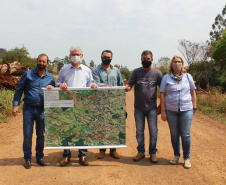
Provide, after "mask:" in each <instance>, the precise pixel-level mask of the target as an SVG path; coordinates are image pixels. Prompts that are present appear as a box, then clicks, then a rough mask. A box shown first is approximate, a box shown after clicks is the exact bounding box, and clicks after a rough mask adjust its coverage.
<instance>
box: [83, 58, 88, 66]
mask: <svg viewBox="0 0 226 185" xmlns="http://www.w3.org/2000/svg"><path fill="white" fill-rule="evenodd" d="M81 64H83V65H85V66H87V67H89V66H88V65H87V64H86V61H85V60H84V59H82V61H81Z"/></svg>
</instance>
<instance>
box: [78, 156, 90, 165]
mask: <svg viewBox="0 0 226 185" xmlns="http://www.w3.org/2000/svg"><path fill="white" fill-rule="evenodd" d="M79 163H80V164H81V165H83V166H88V161H87V160H86V157H80V158H79Z"/></svg>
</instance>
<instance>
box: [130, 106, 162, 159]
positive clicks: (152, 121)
mask: <svg viewBox="0 0 226 185" xmlns="http://www.w3.org/2000/svg"><path fill="white" fill-rule="evenodd" d="M134 115H135V122H136V138H137V143H138V147H137V150H138V153H139V154H145V144H144V143H145V142H144V129H145V117H147V121H148V128H149V135H150V141H149V154H150V155H153V154H156V152H157V148H156V143H157V135H158V127H157V110H156V109H154V110H139V109H135V111H134Z"/></svg>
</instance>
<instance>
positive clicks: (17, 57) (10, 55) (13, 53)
mask: <svg viewBox="0 0 226 185" xmlns="http://www.w3.org/2000/svg"><path fill="white" fill-rule="evenodd" d="M29 55H30V54H29V52H28V49H27V48H26V47H25V46H22V47H21V48H19V47H16V48H15V49H11V50H9V51H7V50H6V49H4V48H0V64H2V63H3V60H6V61H7V62H8V63H12V62H14V61H19V62H20V63H22V64H24V65H26V66H28V67H29V69H34V68H35V67H36V60H37V59H36V58H31V57H29ZM70 63H71V60H70V57H69V56H65V57H64V58H62V59H61V58H59V57H56V58H55V59H54V60H53V61H49V65H48V67H47V70H48V71H49V72H50V73H56V74H57V73H59V71H60V69H61V68H62V67H63V66H64V65H66V64H70ZM81 63H82V64H83V65H85V66H87V67H89V68H90V69H91V70H92V69H93V68H94V67H96V64H95V63H94V61H93V60H91V61H90V62H89V63H88V64H87V63H86V61H85V60H84V59H82V61H81ZM114 67H117V68H118V69H119V71H120V72H121V74H122V78H123V79H129V78H130V75H131V73H132V71H130V70H129V69H128V68H127V66H122V65H118V64H115V65H114Z"/></svg>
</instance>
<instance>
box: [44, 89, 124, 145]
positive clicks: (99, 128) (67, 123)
mask: <svg viewBox="0 0 226 185" xmlns="http://www.w3.org/2000/svg"><path fill="white" fill-rule="evenodd" d="M57 93H59V95H58V96H59V97H58V98H59V99H58V100H57V101H62V100H64V101H65V100H73V103H74V104H73V107H70V106H71V105H70V106H69V107H65V105H64V107H45V140H46V147H54V146H56V147H57V146H58V147H60V146H102V145H125V119H126V118H125V90H123V89H112V90H111V89H107V90H66V91H65V90H59V91H58V92H57ZM45 101H46V102H48V98H47V99H45ZM51 101H52V102H53V103H54V101H53V100H51ZM62 102H63V101H62ZM55 103H56V101H55Z"/></svg>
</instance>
